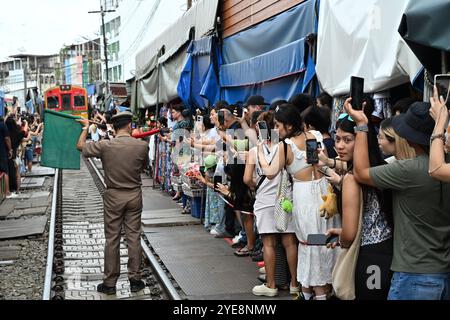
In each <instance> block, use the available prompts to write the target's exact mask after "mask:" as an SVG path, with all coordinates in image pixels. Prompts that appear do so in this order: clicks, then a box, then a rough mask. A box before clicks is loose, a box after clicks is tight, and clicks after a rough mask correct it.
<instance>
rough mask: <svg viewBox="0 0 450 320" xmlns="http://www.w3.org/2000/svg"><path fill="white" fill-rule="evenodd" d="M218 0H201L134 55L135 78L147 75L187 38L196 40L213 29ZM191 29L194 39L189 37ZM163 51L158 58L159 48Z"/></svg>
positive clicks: (174, 51) (183, 43)
mask: <svg viewBox="0 0 450 320" xmlns="http://www.w3.org/2000/svg"><path fill="white" fill-rule="evenodd" d="M218 2H219V0H201V1H198V3H197V4H196V5H195V6H194V7H192V8H191V9H189V11H187V12H186V13H185V14H184V15H183V16H182V17H181V18H179V19H178V20H177V21H176V22H175V23H174V24H172V25H171V26H170V27H169V28H167V29H166V30H165V31H164V32H163V33H162V34H160V35H159V36H158V37H157V38H156V39H155V40H153V41H152V42H151V43H149V44H148V45H147V46H145V47H144V48H143V49H142V50H140V51H139V52H138V53H137V55H136V79H137V80H140V79H141V78H143V77H145V76H147V75H148V74H149V73H150V72H151V71H152V70H153V69H154V68H155V67H156V65H157V64H158V63H163V62H164V61H166V60H168V59H169V58H170V57H171V56H172V55H174V54H175V53H176V52H177V51H178V50H179V49H180V48H181V47H182V46H184V45H185V44H186V43H187V42H188V41H189V40H198V39H200V38H201V37H202V36H204V35H205V34H207V33H208V32H209V31H211V30H213V29H214V26H215V22H216V16H217V5H218ZM191 30H194V31H195V37H194V39H189V36H190V32H191ZM163 47H164V48H165V53H164V55H162V56H161V57H160V58H158V53H159V51H160V50H161V48H163Z"/></svg>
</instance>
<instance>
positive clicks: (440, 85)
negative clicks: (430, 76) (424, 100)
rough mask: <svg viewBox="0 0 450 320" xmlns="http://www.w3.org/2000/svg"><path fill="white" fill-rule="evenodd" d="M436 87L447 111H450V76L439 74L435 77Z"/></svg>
mask: <svg viewBox="0 0 450 320" xmlns="http://www.w3.org/2000/svg"><path fill="white" fill-rule="evenodd" d="M434 85H435V86H436V88H437V90H438V94H439V97H440V96H442V97H443V98H444V101H445V105H446V106H447V109H449V110H450V99H449V98H450V74H437V75H435V76H434Z"/></svg>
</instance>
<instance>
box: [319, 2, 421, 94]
mask: <svg viewBox="0 0 450 320" xmlns="http://www.w3.org/2000/svg"><path fill="white" fill-rule="evenodd" d="M408 2H409V0H396V1H384V0H371V1H369V2H365V1H340V0H329V1H321V2H320V13H319V29H318V41H317V67H316V70H317V77H318V79H319V82H320V84H321V86H322V88H323V90H325V91H326V92H328V93H329V94H331V95H333V96H335V95H341V94H347V93H348V92H349V91H350V77H351V76H359V77H363V78H364V79H365V81H364V91H365V92H367V93H372V92H379V91H382V90H386V89H390V88H392V87H395V86H398V85H400V84H403V83H407V82H408V81H410V82H413V80H414V79H415V78H416V76H417V75H418V73H419V72H420V70H421V68H422V65H421V64H420V61H419V60H418V59H417V57H416V56H415V55H414V53H413V52H412V51H411V49H410V48H409V47H408V46H407V45H406V43H405V42H404V41H403V39H402V38H401V37H400V35H399V34H398V32H397V29H398V25H399V23H400V20H401V17H402V14H403V12H404V10H405V8H406V6H407V5H408Z"/></svg>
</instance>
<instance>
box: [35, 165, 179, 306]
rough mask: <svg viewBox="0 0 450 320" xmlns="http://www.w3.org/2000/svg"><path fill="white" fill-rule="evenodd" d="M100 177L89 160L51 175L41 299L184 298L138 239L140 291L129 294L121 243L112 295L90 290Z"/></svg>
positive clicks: (99, 240)
mask: <svg viewBox="0 0 450 320" xmlns="http://www.w3.org/2000/svg"><path fill="white" fill-rule="evenodd" d="M105 189H106V186H105V184H104V180H103V175H102V173H101V172H100V170H99V169H98V168H97V166H96V165H95V163H94V161H92V160H91V159H84V161H81V170H79V171H71V170H65V171H64V172H63V171H62V170H57V172H56V174H55V181H54V187H53V196H52V211H51V221H50V232H49V242H48V256H47V268H46V275H45V286H44V293H43V300H124V299H125V300H181V299H183V297H185V295H184V293H183V292H182V290H181V289H180V287H179V286H178V284H177V283H176V282H175V280H174V279H173V277H172V276H171V275H170V273H169V272H168V270H167V268H166V267H165V266H164V265H163V263H162V262H161V260H160V259H159V257H158V256H157V255H156V254H155V252H154V251H153V249H152V248H151V246H150V244H149V243H148V240H147V238H146V237H145V235H144V234H142V235H141V245H142V249H143V255H144V259H143V261H144V262H143V266H142V280H143V281H144V282H145V283H146V287H145V288H144V289H143V290H141V291H140V292H137V293H131V291H130V288H129V282H128V278H127V259H128V257H127V244H126V239H125V237H124V236H122V239H121V244H120V264H121V268H120V269H121V276H120V278H119V280H118V282H117V285H116V288H117V293H116V295H110V296H107V295H104V294H101V293H98V292H97V291H96V287H97V285H98V284H99V283H101V282H102V281H103V280H102V279H103V256H104V255H103V251H104V244H105V238H104V231H103V201H102V196H101V195H102V193H103V192H104V190H105Z"/></svg>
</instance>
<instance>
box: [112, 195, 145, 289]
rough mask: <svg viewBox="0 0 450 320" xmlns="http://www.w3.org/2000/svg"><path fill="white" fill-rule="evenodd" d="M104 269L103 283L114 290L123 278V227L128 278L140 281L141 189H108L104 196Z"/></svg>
mask: <svg viewBox="0 0 450 320" xmlns="http://www.w3.org/2000/svg"><path fill="white" fill-rule="evenodd" d="M103 207H104V224H105V238H106V244H105V266H104V279H103V283H104V284H105V285H106V286H108V287H114V286H115V285H116V282H117V279H118V278H119V276H120V237H121V227H122V225H123V226H124V229H125V235H126V239H127V244H128V278H129V279H133V280H140V279H141V275H140V269H141V260H142V248H141V240H140V235H141V213H142V190H141V188H136V189H132V190H124V189H108V190H106V191H105V193H104V194H103Z"/></svg>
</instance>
